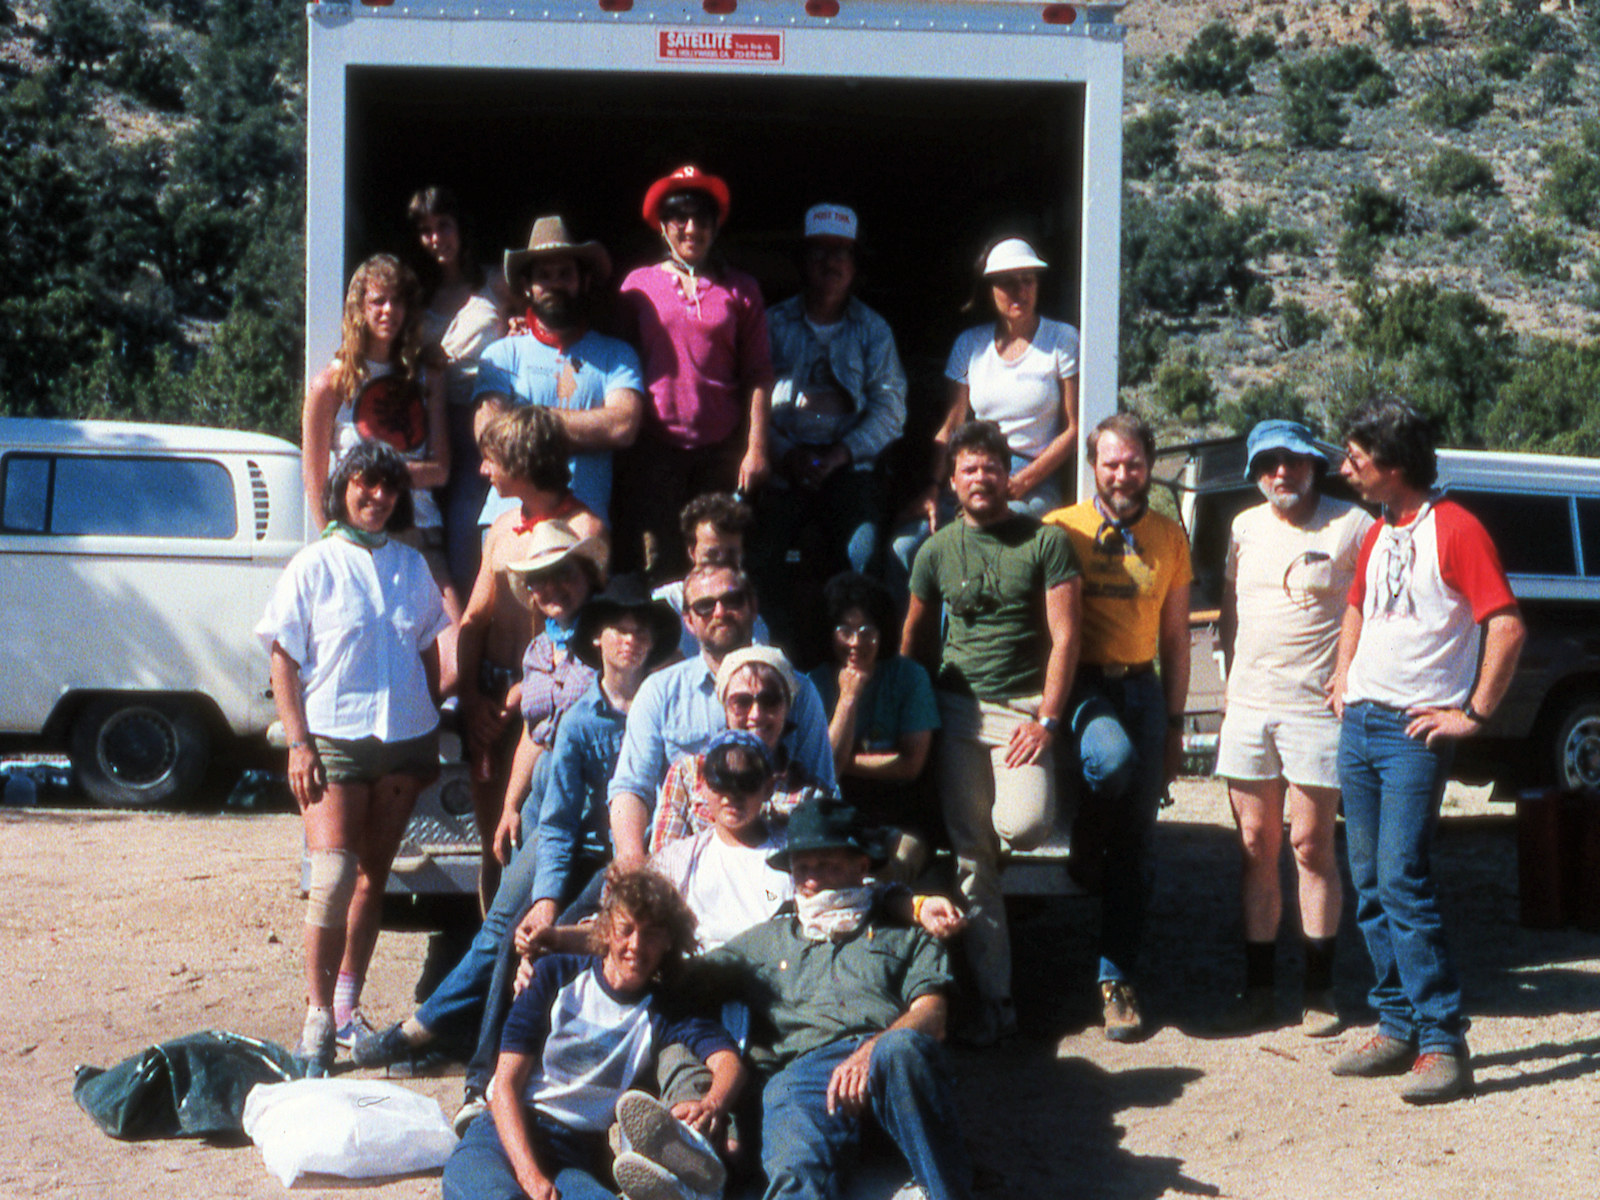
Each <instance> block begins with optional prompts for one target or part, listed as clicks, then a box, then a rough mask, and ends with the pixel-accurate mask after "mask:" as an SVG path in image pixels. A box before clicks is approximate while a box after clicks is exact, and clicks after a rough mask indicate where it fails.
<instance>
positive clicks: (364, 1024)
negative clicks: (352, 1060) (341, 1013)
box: [335, 1008, 378, 1050]
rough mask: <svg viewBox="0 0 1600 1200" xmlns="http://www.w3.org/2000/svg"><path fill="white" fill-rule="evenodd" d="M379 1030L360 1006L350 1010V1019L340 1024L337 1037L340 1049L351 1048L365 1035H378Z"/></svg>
mask: <svg viewBox="0 0 1600 1200" xmlns="http://www.w3.org/2000/svg"><path fill="white" fill-rule="evenodd" d="M377 1033H378V1031H377V1030H376V1029H374V1028H373V1027H372V1022H371V1021H369V1020H367V1015H366V1013H364V1012H362V1011H361V1010H360V1009H359V1008H353V1009H351V1010H350V1019H349V1020H348V1021H346V1022H345V1023H344V1024H343V1025H341V1026H339V1033H338V1036H337V1038H336V1039H335V1040H336V1041H337V1042H338V1045H339V1049H341V1050H349V1049H350V1048H351V1047H353V1046H354V1045H355V1044H356V1043H357V1042H358V1041H360V1040H361V1039H362V1038H364V1037H376V1036H377Z"/></svg>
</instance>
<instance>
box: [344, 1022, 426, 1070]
mask: <svg viewBox="0 0 1600 1200" xmlns="http://www.w3.org/2000/svg"><path fill="white" fill-rule="evenodd" d="M411 1049H412V1047H411V1043H410V1042H409V1041H407V1040H406V1035H405V1034H403V1033H402V1032H400V1025H399V1023H398V1022H397V1023H395V1024H393V1025H391V1026H389V1028H387V1029H385V1030H384V1031H383V1032H382V1033H378V1032H377V1031H376V1030H372V1029H369V1030H367V1031H366V1032H365V1033H363V1034H361V1035H360V1036H358V1037H357V1038H356V1040H355V1042H354V1044H353V1045H351V1047H350V1061H351V1062H353V1063H355V1064H356V1066H358V1067H387V1066H388V1065H389V1064H390V1063H392V1062H396V1061H398V1060H399V1059H402V1058H404V1057H406V1056H407V1055H409V1054H410V1053H411Z"/></svg>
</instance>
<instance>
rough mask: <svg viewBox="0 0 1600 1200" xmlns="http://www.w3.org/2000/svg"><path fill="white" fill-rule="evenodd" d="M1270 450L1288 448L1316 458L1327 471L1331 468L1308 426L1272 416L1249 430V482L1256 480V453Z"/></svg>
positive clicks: (1246, 462)
mask: <svg viewBox="0 0 1600 1200" xmlns="http://www.w3.org/2000/svg"><path fill="white" fill-rule="evenodd" d="M1268 450H1287V451H1288V452H1289V453H1290V454H1299V455H1301V456H1303V457H1305V458H1309V459H1312V460H1314V461H1315V462H1316V463H1317V464H1319V465H1320V466H1321V467H1322V468H1323V469H1324V470H1326V469H1327V467H1328V456H1327V455H1325V454H1324V453H1323V452H1322V451H1321V450H1319V449H1317V444H1316V443H1315V442H1314V441H1312V440H1311V431H1310V430H1309V429H1307V428H1306V427H1305V426H1304V425H1302V424H1300V422H1299V421H1286V420H1283V419H1282V418H1281V417H1273V418H1271V419H1270V420H1266V421H1257V422H1256V427H1255V428H1254V429H1252V430H1251V431H1250V438H1249V440H1248V441H1247V442H1246V443H1245V456H1244V478H1245V482H1246V483H1250V482H1254V480H1255V477H1256V473H1255V469H1254V468H1255V462H1256V456H1257V455H1258V454H1265V453H1266V452H1267V451H1268Z"/></svg>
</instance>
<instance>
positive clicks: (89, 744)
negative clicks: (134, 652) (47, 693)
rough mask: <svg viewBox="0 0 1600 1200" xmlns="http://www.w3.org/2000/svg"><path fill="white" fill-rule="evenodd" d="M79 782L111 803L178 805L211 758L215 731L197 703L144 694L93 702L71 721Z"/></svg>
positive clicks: (119, 805) (191, 792) (97, 800)
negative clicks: (191, 703)
mask: <svg viewBox="0 0 1600 1200" xmlns="http://www.w3.org/2000/svg"><path fill="white" fill-rule="evenodd" d="M70 757H71V759H72V766H73V770H74V772H75V773H76V775H77V778H78V784H79V786H80V787H82V788H83V790H84V791H85V792H87V793H88V795H89V798H90V799H91V800H93V801H94V802H95V803H96V804H101V805H104V806H105V807H107V808H177V807H181V806H182V805H184V804H186V803H187V802H188V801H190V800H191V799H192V798H193V796H194V794H195V792H196V791H197V789H198V788H199V786H200V782H201V780H202V779H204V778H205V774H206V767H207V765H208V764H209V762H210V759H211V734H210V732H209V730H207V728H206V724H205V721H204V720H203V719H202V718H201V716H200V714H199V713H198V712H196V711H195V709H194V707H193V706H192V705H188V704H185V703H183V702H182V701H178V700H165V699H155V698H150V697H145V696H108V697H105V698H103V699H99V700H95V701H92V702H91V703H90V704H89V705H88V706H87V707H86V708H85V709H84V710H83V712H82V713H80V714H79V716H78V718H77V720H75V721H74V722H73V723H72V740H71V746H70Z"/></svg>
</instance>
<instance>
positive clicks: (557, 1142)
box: [440, 1112, 617, 1200]
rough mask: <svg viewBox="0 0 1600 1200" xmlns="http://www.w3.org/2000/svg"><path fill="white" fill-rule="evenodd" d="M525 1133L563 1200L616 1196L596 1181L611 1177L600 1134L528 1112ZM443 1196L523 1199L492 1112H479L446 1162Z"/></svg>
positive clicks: (447, 1199) (453, 1198)
mask: <svg viewBox="0 0 1600 1200" xmlns="http://www.w3.org/2000/svg"><path fill="white" fill-rule="evenodd" d="M527 1121H528V1134H529V1137H530V1138H531V1140H532V1142H533V1149H534V1153H535V1154H536V1155H537V1156H538V1159H539V1169H540V1170H541V1171H543V1172H544V1173H545V1175H546V1176H547V1177H548V1178H550V1179H551V1180H552V1181H553V1182H554V1183H555V1185H556V1190H557V1191H559V1192H560V1193H561V1196H562V1200H617V1194H616V1193H615V1192H613V1191H612V1190H611V1189H610V1188H609V1187H606V1186H605V1185H604V1184H602V1183H601V1182H600V1180H601V1179H610V1177H611V1168H610V1157H611V1156H610V1153H609V1151H608V1148H607V1146H606V1138H605V1134H603V1133H575V1132H574V1131H573V1130H570V1129H567V1128H566V1127H565V1126H562V1125H557V1124H556V1123H555V1122H554V1121H547V1120H545V1119H544V1118H542V1117H538V1116H535V1115H534V1114H532V1113H529V1114H528V1115H527ZM440 1190H441V1195H442V1196H443V1200H526V1197H527V1193H526V1192H524V1191H523V1190H522V1185H521V1184H519V1183H518V1182H517V1177H516V1175H515V1174H514V1173H513V1172H512V1170H511V1160H510V1159H509V1158H507V1157H506V1151H505V1147H504V1146H503V1145H502V1144H501V1142H500V1131H499V1129H497V1128H496V1127H495V1123H494V1114H493V1113H487V1112H486V1113H483V1114H482V1115H481V1116H479V1117H478V1118H477V1120H475V1121H473V1122H472V1124H471V1125H470V1126H468V1128H467V1133H466V1136H465V1137H463V1138H462V1139H461V1141H460V1142H459V1143H458V1144H457V1145H456V1148H455V1152H454V1153H452V1154H451V1155H450V1157H449V1159H448V1160H447V1161H446V1162H445V1164H444V1178H443V1179H441V1180H440Z"/></svg>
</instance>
